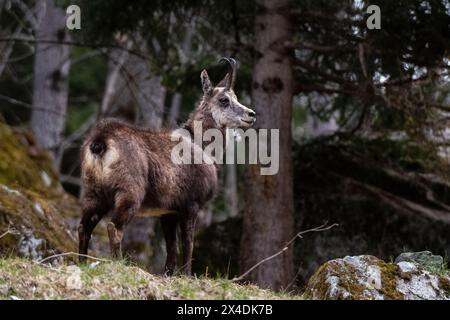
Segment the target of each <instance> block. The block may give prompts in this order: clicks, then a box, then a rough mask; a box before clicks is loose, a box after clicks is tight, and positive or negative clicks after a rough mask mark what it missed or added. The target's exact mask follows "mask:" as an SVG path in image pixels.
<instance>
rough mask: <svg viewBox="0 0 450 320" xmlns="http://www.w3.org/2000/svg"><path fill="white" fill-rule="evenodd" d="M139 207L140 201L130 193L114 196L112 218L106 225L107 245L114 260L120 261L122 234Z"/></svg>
mask: <svg viewBox="0 0 450 320" xmlns="http://www.w3.org/2000/svg"><path fill="white" fill-rule="evenodd" d="M140 205H141V201H140V200H139V199H138V198H137V197H135V196H133V195H132V194H130V193H127V192H119V193H117V194H116V196H115V203H114V209H113V216H112V218H111V222H109V223H108V237H109V245H110V248H111V256H112V257H113V258H114V259H122V239H123V232H124V229H125V227H126V225H127V224H128V223H129V222H130V221H131V219H132V218H133V216H134V215H135V214H136V212H137V211H138V209H139V207H140Z"/></svg>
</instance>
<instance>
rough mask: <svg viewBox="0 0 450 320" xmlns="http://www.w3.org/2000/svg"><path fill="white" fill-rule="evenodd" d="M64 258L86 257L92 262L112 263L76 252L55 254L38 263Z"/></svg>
mask: <svg viewBox="0 0 450 320" xmlns="http://www.w3.org/2000/svg"><path fill="white" fill-rule="evenodd" d="M64 256H79V257H86V258H89V259H92V260H97V261H101V262H111V261H112V260H108V259H101V258H97V257H93V256H90V255H87V254H80V253H76V252H64V253H60V254H54V255H52V256H49V257H46V258H44V259H42V260H39V261H37V262H38V263H43V262H44V261H47V260H50V259H54V258H58V257H64Z"/></svg>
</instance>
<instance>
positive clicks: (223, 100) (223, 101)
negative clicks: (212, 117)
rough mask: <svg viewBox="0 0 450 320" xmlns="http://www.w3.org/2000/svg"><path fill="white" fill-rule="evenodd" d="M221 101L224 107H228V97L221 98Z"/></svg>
mask: <svg viewBox="0 0 450 320" xmlns="http://www.w3.org/2000/svg"><path fill="white" fill-rule="evenodd" d="M219 103H220V105H221V106H222V107H226V106H227V105H228V99H227V98H220V99H219Z"/></svg>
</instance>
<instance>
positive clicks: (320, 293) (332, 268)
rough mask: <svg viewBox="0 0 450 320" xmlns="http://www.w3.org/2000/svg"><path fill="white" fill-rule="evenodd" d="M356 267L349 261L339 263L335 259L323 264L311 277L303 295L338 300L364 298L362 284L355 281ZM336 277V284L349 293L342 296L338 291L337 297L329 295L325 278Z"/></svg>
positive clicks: (328, 287)
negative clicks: (337, 282)
mask: <svg viewBox="0 0 450 320" xmlns="http://www.w3.org/2000/svg"><path fill="white" fill-rule="evenodd" d="M356 272H357V271H356V269H355V267H354V266H352V265H351V264H349V263H344V265H341V264H340V263H338V262H335V261H329V262H327V263H325V264H323V265H322V266H321V267H320V268H319V270H318V271H317V272H316V273H315V274H314V275H313V276H312V277H311V279H310V281H309V283H308V286H307V289H306V292H305V296H306V297H307V298H315V299H320V300H327V299H338V300H361V299H365V296H364V289H365V288H364V286H363V285H361V284H360V283H358V282H357V281H356V278H355V277H354V275H355V273H356ZM333 276H335V277H338V279H339V284H338V286H339V287H341V288H342V289H345V290H346V291H347V292H348V293H349V294H350V295H349V296H347V297H346V296H343V295H342V293H343V292H339V295H338V296H337V297H331V295H330V286H329V284H328V283H327V279H329V278H330V277H333Z"/></svg>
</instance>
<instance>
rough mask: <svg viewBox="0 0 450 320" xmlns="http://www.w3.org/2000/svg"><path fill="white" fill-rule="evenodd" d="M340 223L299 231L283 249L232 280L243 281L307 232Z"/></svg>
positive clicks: (325, 224)
mask: <svg viewBox="0 0 450 320" xmlns="http://www.w3.org/2000/svg"><path fill="white" fill-rule="evenodd" d="M337 226H338V224H337V223H333V224H332V225H329V226H327V222H325V223H324V224H322V225H321V226H318V227H316V228H312V229H308V230H305V231H300V232H299V233H297V234H296V235H295V236H294V237H293V238H292V239H291V240H289V241H288V242H286V244H285V246H284V247H283V249H281V250H280V251H278V252H276V253H275V254H273V255H271V256H269V257H267V258H265V259H263V260H261V261H260V262H258V263H257V264H255V265H254V266H253V267H251V268H250V269H248V270H247V271H246V272H244V273H243V274H241V275H240V276H239V277H236V278H233V279H231V281H241V280H242V279H244V278H245V277H246V276H247V275H248V274H249V273H250V272H252V271H253V270H255V269H256V268H258V267H259V266H260V265H262V264H263V263H264V262H267V261H269V260H272V259H273V258H276V257H277V256H279V255H280V254H282V253H283V252H285V251H286V250H287V249H288V248H289V246H290V245H291V244H292V243H294V241H295V240H296V239H297V238H299V239H302V238H303V237H302V235H304V234H306V233H310V232H322V231H327V230H330V229H331V228H334V227H337Z"/></svg>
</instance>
